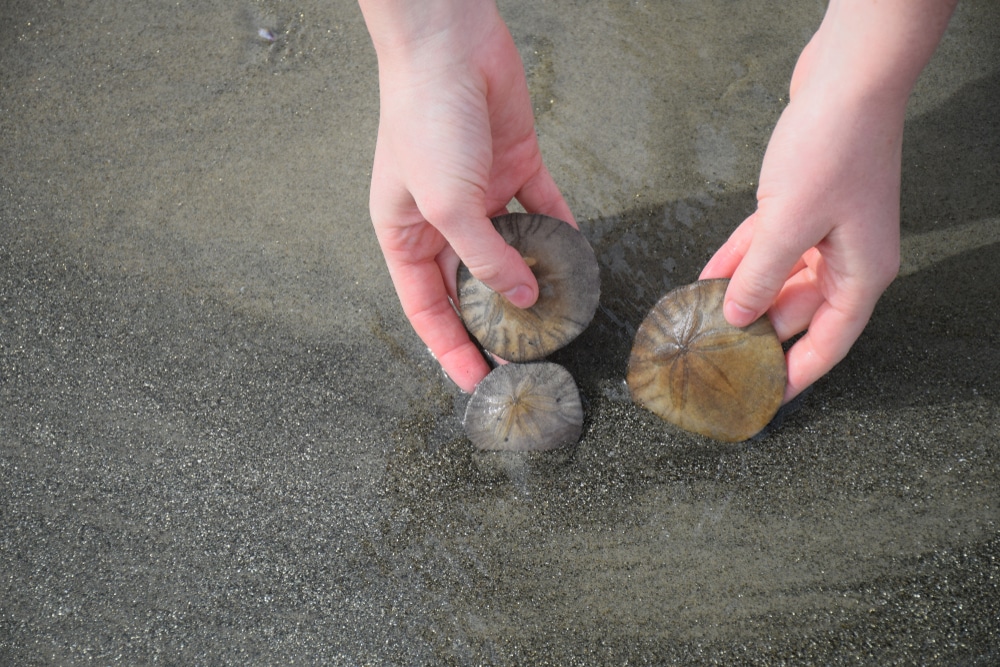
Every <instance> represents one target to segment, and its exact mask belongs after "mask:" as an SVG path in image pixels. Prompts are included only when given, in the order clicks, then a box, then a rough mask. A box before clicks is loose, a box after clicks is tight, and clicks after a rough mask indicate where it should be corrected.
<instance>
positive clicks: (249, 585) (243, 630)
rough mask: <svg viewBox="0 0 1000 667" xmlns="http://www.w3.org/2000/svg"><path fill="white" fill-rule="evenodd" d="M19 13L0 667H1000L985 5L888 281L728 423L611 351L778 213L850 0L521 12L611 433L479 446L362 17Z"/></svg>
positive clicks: (953, 41) (998, 211)
mask: <svg viewBox="0 0 1000 667" xmlns="http://www.w3.org/2000/svg"><path fill="white" fill-rule="evenodd" d="M9 6H10V8H9V10H8V11H7V12H6V13H5V15H4V17H2V18H0V35H2V36H3V39H2V40H0V44H2V47H0V49H2V50H0V85H2V93H0V135H2V136H0V147H2V148H0V151H2V152H0V156H2V165H3V169H2V170H0V191H2V197H0V257H2V260H0V443H2V446H0V485H2V488H0V503H2V504H0V507H2V510H3V511H2V513H0V522H2V527H0V572H3V573H4V574H3V577H2V579H0V581H2V584H0V586H2V588H0V600H2V601H0V662H3V663H5V664H6V663H9V664H76V663H83V662H87V661H95V662H100V663H121V664H143V663H148V662H154V661H163V662H167V663H183V664H187V663H202V662H208V663H214V664H248V663H290V662H292V661H293V660H294V661H298V662H322V663H326V664H345V665H350V664H442V663H443V664H498V665H499V664H561V665H567V664H600V663H602V662H605V663H609V664H619V663H624V662H626V661H628V662H630V663H638V664H661V663H670V662H678V663H682V664H816V663H823V664H873V663H875V664H913V663H925V664H942V665H953V664H982V665H987V664H992V663H993V662H995V661H996V660H997V656H998V654H1000V643H998V640H997V639H996V638H997V636H1000V619H998V617H997V614H996V600H997V599H998V596H1000V591H998V590H997V582H998V581H1000V563H998V561H997V553H998V548H1000V543H998V540H997V537H996V535H997V525H996V522H997V517H998V513H997V506H998V501H1000V498H998V496H1000V491H998V489H1000V485H998V481H1000V461H998V449H997V443H998V442H1000V438H998V436H1000V420H998V417H997V415H998V414H1000V411H998V403H1000V392H998V383H997V381H996V377H997V375H998V370H1000V339H998V334H997V331H998V330H1000V327H998V324H1000V321H998V318H1000V315H998V313H1000V303H998V299H1000V294H998V290H997V287H996V286H997V284H998V275H997V271H998V268H997V267H998V266H1000V262H998V260H1000V237H998V229H1000V189H998V188H996V183H997V180H998V164H1000V131H998V130H1000V128H998V125H997V116H996V114H995V109H996V108H997V105H998V103H1000V93H998V91H1000V85H998V82H997V77H998V74H997V72H998V71H1000V54H998V49H1000V46H998V45H1000V39H998V37H1000V35H998V34H997V31H998V26H1000V21H998V20H997V19H998V18H1000V17H998V10H997V8H996V7H995V5H994V4H993V3H988V2H967V3H963V4H962V6H961V7H960V8H959V11H958V13H957V15H956V17H955V19H954V21H953V23H952V25H951V28H950V29H949V33H948V35H947V36H946V38H945V42H944V43H943V45H942V47H941V49H940V50H939V53H938V54H937V56H936V57H935V60H934V61H933V62H932V64H931V66H930V68H929V69H928V71H927V72H926V73H925V75H924V76H923V77H922V79H921V81H920V83H919V84H918V87H917V90H916V92H915V95H914V98H913V100H912V103H911V106H910V116H909V125H908V129H907V135H906V145H905V148H904V183H903V236H904V239H903V268H902V271H901V276H900V278H899V279H898V280H897V281H896V282H895V283H894V284H893V285H892V286H891V287H890V289H889V290H888V292H887V293H886V295H885V297H884V298H883V300H882V301H881V302H880V305H879V308H878V310H877V311H876V314H875V316H874V318H873V320H872V322H871V324H870V325H869V328H868V330H867V331H866V333H865V335H864V336H863V337H862V338H861V339H860V340H859V342H858V343H857V345H856V346H855V348H854V350H853V351H852V353H851V355H850V356H849V357H848V359H846V360H845V361H844V362H843V363H842V364H841V365H840V366H838V368H837V369H835V371H834V372H832V373H831V374H830V375H829V376H828V377H827V378H825V379H824V380H822V381H821V382H819V383H817V385H816V387H815V389H814V391H813V392H812V393H811V394H810V395H809V396H807V397H806V399H805V400H804V401H803V402H802V405H801V408H800V409H799V410H798V411H797V412H794V413H793V414H791V415H789V416H788V417H787V418H786V419H785V420H784V421H783V422H782V424H781V425H780V428H777V429H775V430H774V431H772V432H771V433H769V434H768V435H767V436H766V437H764V438H761V439H758V440H754V441H751V442H748V443H742V444H739V445H722V444H718V443H712V442H709V441H706V440H704V439H702V438H698V437H695V436H691V435H688V434H685V433H682V432H679V431H677V430H674V429H672V428H671V427H669V426H666V425H664V424H662V423H661V422H659V421H658V420H657V419H656V418H654V417H653V416H651V415H649V414H648V413H645V412H643V411H642V410H639V409H638V408H636V407H635V406H633V405H632V404H631V403H630V401H629V400H628V397H627V391H626V389H625V386H624V382H623V378H624V368H625V360H626V359H627V355H628V350H629V347H630V345H631V338H632V335H633V334H634V331H635V328H636V327H637V326H638V324H639V322H640V321H641V320H642V317H643V316H644V315H645V313H646V312H647V310H648V309H649V307H650V306H651V305H652V304H653V303H654V302H655V301H656V300H657V299H658V298H659V296H661V295H662V294H663V293H664V292H666V291H667V290H669V289H671V288H672V287H675V286H677V285H680V284H684V283H686V282H690V281H691V280H693V279H694V278H696V277H697V274H698V272H699V271H700V269H701V267H702V265H703V264H704V262H705V261H706V260H707V259H708V257H709V256H710V255H711V253H712V252H713V250H714V249H715V248H716V247H718V245H719V243H721V241H722V240H723V239H724V238H725V237H726V235H727V234H728V233H729V232H730V231H731V230H732V228H733V227H734V226H735V225H736V224H737V223H738V222H739V221H740V220H742V219H743V217H745V216H746V215H747V214H748V213H749V212H751V211H752V210H753V204H754V199H753V193H754V188H755V183H754V179H755V178H756V169H757V167H758V165H759V161H760V157H761V155H762V152H763V149H764V147H765V146H766V141H767V136H768V132H769V130H770V128H771V126H772V125H773V123H774V122H775V120H776V118H777V114H778V113H780V110H781V108H782V105H783V104H784V102H785V100H786V94H785V91H786V88H787V77H788V75H789V74H790V71H791V67H792V65H793V64H794V61H795V57H796V55H797V53H798V50H799V49H800V48H801V47H802V45H803V44H804V43H805V42H806V40H807V39H808V37H809V35H810V33H811V31H812V30H813V29H814V28H815V26H816V25H817V23H818V21H819V18H820V16H821V15H822V11H823V5H822V3H818V2H803V3H799V4H795V5H791V6H789V5H788V4H787V3H776V2H765V3H754V4H752V5H746V6H742V5H740V6H736V5H732V4H731V3H721V2H710V3H691V2H680V3H668V4H663V5H660V4H650V5H643V4H642V3H626V2H610V3H574V2H558V3H541V4H540V3H521V2H504V3H502V4H501V9H502V11H503V12H504V15H505V17H507V18H508V20H509V22H510V24H511V28H512V32H513V33H514V35H515V38H516V40H517V42H518V44H519V47H520V48H521V52H522V56H523V58H524V60H525V64H526V67H527V71H528V74H529V85H530V87H531V90H532V94H533V101H534V104H535V108H536V113H537V118H538V130H539V136H540V140H541V142H542V147H543V151H544V154H545V157H546V160H547V163H548V165H549V167H550V169H551V170H552V171H553V173H554V175H555V177H556V180H557V182H559V183H560V185H561V187H562V188H563V190H564V192H565V194H566V197H567V199H568V201H569V202H570V205H571V207H572V208H573V211H574V213H575V215H576V217H577V219H578V221H579V223H580V227H581V229H582V230H583V232H584V233H585V234H586V235H587V237H588V239H589V240H590V241H591V243H592V245H593V246H594V249H595V252H596V253H597V256H598V259H599V262H600V264H601V271H602V302H601V306H600V308H599V310H598V314H597V316H596V317H595V320H594V323H593V324H592V325H591V327H590V328H589V329H588V330H587V331H586V332H585V333H584V334H583V335H582V336H581V337H580V338H579V339H578V340H576V341H575V342H574V343H573V344H572V345H571V346H569V347H568V348H566V349H564V350H563V351H561V352H559V353H557V354H556V355H555V356H554V360H555V361H558V362H559V363H561V364H563V365H564V366H566V367H567V368H569V369H570V370H571V372H572V373H573V375H574V377H575V378H576V379H577V382H578V384H579V385H580V389H581V394H582V397H583V400H584V404H585V411H586V421H585V424H584V434H583V438H582V440H581V441H580V443H579V444H578V445H577V446H575V447H573V448H569V449H566V450H562V451H559V452H555V453H549V454H531V455H511V454H480V453H475V452H473V451H472V449H471V447H470V446H469V443H468V442H467V440H466V439H465V437H464V434H463V432H462V430H461V425H460V423H459V419H460V416H461V414H462V411H463V409H464V402H465V400H466V399H465V397H463V396H462V395H460V394H459V393H458V392H457V391H455V390H454V389H453V388H452V387H451V386H450V385H448V383H447V382H445V381H444V379H443V378H442V376H441V374H440V371H439V369H438V368H437V367H436V365H435V364H434V363H433V362H432V360H431V359H429V357H428V355H427V354H426V352H425V351H424V349H423V347H422V345H421V344H420V342H419V340H417V339H416V337H415V336H414V335H413V333H412V331H411V330H410V329H409V326H408V324H407V323H406V322H405V320H404V318H403V316H402V314H401V312H400V309H399V306H398V303H397V301H396V299H395V295H394V294H393V292H392V287H391V284H390V282H389V279H388V275H387V273H386V271H385V269H384V264H383V263H382V262H381V260H380V259H379V253H378V248H377V245H376V244H375V241H374V236H373V234H372V233H371V230H370V227H369V223H368V217H367V182H368V179H369V176H370V159H371V154H372V151H373V146H374V136H375V129H376V123H377V85H376V81H375V59H374V54H373V52H372V50H371V47H370V45H369V42H368V38H367V35H366V33H365V31H364V26H363V24H362V22H361V18H360V14H359V12H358V10H357V8H356V6H355V5H354V4H353V3H350V2H335V3H319V2H310V1H306V2H302V3H297V4H294V5H288V4H286V3H278V2H268V1H263V0H262V1H260V2H244V3H242V4H239V3H238V4H237V6H236V7H235V8H234V7H233V6H232V5H231V4H226V3H219V2H212V1H209V2H205V3H200V4H197V5H193V6H175V5H162V6H159V5H157V6H145V5H141V4H118V5H116V4H114V3H108V2H97V3H95V2H67V3H60V4H58V5H48V4H42V3H30V2H13V3H9ZM261 29H265V30H269V31H271V32H270V35H272V36H273V37H274V39H273V40H272V39H270V38H262V37H261V36H260V35H259V34H258V31H259V30H261Z"/></svg>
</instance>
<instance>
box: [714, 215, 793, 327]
mask: <svg viewBox="0 0 1000 667" xmlns="http://www.w3.org/2000/svg"><path fill="white" fill-rule="evenodd" d="M751 219H752V220H753V222H754V224H753V230H754V235H753V238H752V239H751V241H750V246H749V248H747V251H746V254H745V255H744V256H743V259H742V260H741V261H740V263H739V266H737V267H736V270H735V271H734V272H733V276H732V279H731V280H730V283H729V287H728V288H727V289H726V299H725V304H724V305H723V311H722V312H723V314H724V315H725V317H726V321H727V322H729V323H730V324H731V325H733V326H735V327H745V326H748V325H749V324H751V323H752V322H753V321H754V320H756V319H757V318H759V317H760V316H761V315H763V314H764V313H765V312H767V309H768V308H770V307H771V304H772V303H774V300H775V299H776V298H777V297H778V293H779V292H780V291H781V288H782V286H783V285H784V284H785V280H787V278H788V275H789V273H791V271H792V269H793V268H794V267H795V265H796V264H797V263H798V261H799V259H800V258H801V257H802V254H803V253H804V252H805V251H806V250H808V249H809V248H810V247H811V246H812V244H811V243H806V245H805V247H802V248H800V247H799V246H800V245H801V243H799V242H798V240H797V239H796V238H795V236H794V234H790V233H780V232H779V233H777V234H776V233H774V232H773V231H772V230H773V229H774V225H771V224H767V222H769V221H765V220H764V219H762V217H761V213H760V211H759V210H758V212H757V213H754V214H753V215H752V216H751Z"/></svg>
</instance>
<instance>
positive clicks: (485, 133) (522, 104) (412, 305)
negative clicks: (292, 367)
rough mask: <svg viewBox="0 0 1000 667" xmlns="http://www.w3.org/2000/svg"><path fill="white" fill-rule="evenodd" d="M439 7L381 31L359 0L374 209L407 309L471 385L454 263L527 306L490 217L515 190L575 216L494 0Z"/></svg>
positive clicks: (476, 355) (529, 296)
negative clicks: (374, 55)
mask: <svg viewBox="0 0 1000 667" xmlns="http://www.w3.org/2000/svg"><path fill="white" fill-rule="evenodd" d="M420 4H421V6H423V3H420ZM430 4H433V3H430ZM438 4H445V5H450V6H449V7H448V8H446V9H447V10H448V11H442V12H434V11H430V12H417V13H415V14H414V17H415V18H410V19H408V24H407V25H406V26H405V28H406V29H405V30H403V31H400V30H398V28H399V24H398V23H397V24H396V25H394V26H393V29H394V30H390V31H389V33H391V37H392V38H391V39H383V38H384V37H385V35H386V32H385V31H383V30H382V26H383V25H384V24H383V23H380V21H382V20H383V19H384V18H385V17H384V16H380V15H378V11H377V9H378V8H376V10H374V13H373V10H371V9H367V8H365V7H364V3H362V6H363V9H366V11H365V17H366V20H367V21H368V24H369V30H370V31H371V32H372V37H373V40H374V41H375V45H376V51H377V52H378V56H379V85H380V98H381V99H380V101H381V113H380V120H379V131H378V139H377V143H376V147H375V160H374V166H373V167H372V185H371V199H370V209H371V216H372V222H373V224H374V227H375V233H376V236H377V237H378V242H379V245H380V246H381V248H382V252H383V254H384V255H385V260H386V264H387V266H388V268H389V273H390V275H391V277H392V281H393V284H394V286H395V288H396V292H397V294H398V295H399V300H400V303H401V304H402V306H403V311H404V313H405V314H406V316H407V318H408V319H409V321H410V323H411V324H412V326H413V328H414V330H415V331H416V332H417V334H418V335H419V336H420V338H421V339H422V340H423V341H424V343H426V345H427V347H428V348H429V350H430V352H431V354H433V355H434V357H435V358H436V359H437V360H438V362H439V363H440V364H441V366H442V368H443V369H444V371H445V372H446V373H447V374H448V375H449V376H450V377H451V379H452V380H454V381H455V383H456V384H457V385H458V386H459V387H460V388H461V389H462V390H463V391H467V392H470V391H472V390H473V389H475V387H476V385H477V384H478V383H479V381H480V380H481V379H482V378H483V377H484V376H485V375H486V374H487V373H488V372H489V368H488V366H487V364H486V361H485V359H484V358H483V356H482V354H481V353H480V352H479V349H478V348H477V347H476V345H474V344H473V343H472V341H471V340H470V339H469V336H468V333H467V332H466V330H465V327H464V326H463V324H462V322H461V319H460V318H459V316H458V314H457V313H456V312H455V310H454V308H453V306H452V301H450V300H449V297H450V298H451V300H455V301H456V302H457V297H456V293H455V289H456V288H455V282H456V272H457V269H458V264H459V261H462V262H464V263H465V264H466V266H468V267H469V270H470V271H471V272H472V274H473V275H474V276H476V277H477V278H479V279H480V280H482V281H483V282H484V283H486V285H488V286H489V287H490V288H492V289H493V290H495V291H497V292H499V293H501V294H503V295H504V296H505V297H506V298H507V299H508V300H510V301H511V302H512V303H513V304H514V305H515V306H518V307H522V308H527V307H529V306H531V305H532V304H533V303H534V302H535V300H536V298H537V296H538V285H537V282H536V281H535V278H534V275H533V274H532V273H531V270H530V269H529V268H528V266H527V265H526V264H525V263H524V261H523V260H522V259H521V256H520V254H519V253H518V252H517V251H516V250H514V249H513V248H511V247H510V246H508V245H507V244H506V242H505V241H504V240H503V238H502V237H501V236H500V235H499V234H498V233H497V232H496V230H495V229H494V228H493V225H492V223H491V222H490V217H491V216H493V215H498V214H500V213H504V212H506V210H507V209H506V207H507V204H508V203H509V202H510V201H511V199H512V198H517V200H518V201H519V202H520V203H521V205H522V206H524V208H525V209H526V210H528V211H530V212H537V213H543V214H546V215H551V216H553V217H556V218H560V219H562V220H566V221H567V222H569V223H570V224H574V225H575V223H574V222H573V217H572V214H571V213H570V210H569V207H568V206H567V205H566V202H565V201H564V199H563V197H562V195H561V194H560V192H559V189H558V187H557V186H556V184H555V182H554V181H553V180H552V177H551V176H550V175H549V172H548V170H547V169H546V168H545V166H544V164H543V163H542V158H541V153H540V152H539V149H538V140H537V138H536V136H535V127H534V118H533V115H532V109H531V98H530V96H529V94H528V88H527V84H526V81H525V74H524V67H523V65H522V64H521V59H520V57H519V55H518V52H517V48H516V47H515V45H514V42H513V40H512V38H511V36H510V33H509V31H508V30H507V27H506V25H505V24H504V23H503V20H502V19H501V18H500V15H499V13H498V12H497V10H496V7H495V6H494V5H493V4H492V2H484V1H481V0H457V1H449V0H444V1H443V2H441V3H438ZM404 13H405V12H404ZM418 14H419V16H417V15H418Z"/></svg>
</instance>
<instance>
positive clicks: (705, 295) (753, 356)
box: [627, 280, 786, 442]
mask: <svg viewBox="0 0 1000 667" xmlns="http://www.w3.org/2000/svg"><path fill="white" fill-rule="evenodd" d="M728 284H729V281H728V280H704V281H699V282H696V283H692V284H690V285H685V286H684V287H680V288H678V289H675V290H673V291H672V292H670V293H668V294H667V295H666V296H664V297H663V298H662V299H660V301H659V302H658V303H657V304H656V306H654V307H653V309H652V311H650V313H649V315H647V316H646V319H645V320H643V322H642V324H641V325H640V326H639V330H638V331H637V332H636V336H635V343H634V345H633V347H632V354H631V356H630V357H629V362H628V379H627V381H628V387H629V391H630V392H631V394H632V399H633V400H634V401H635V402H636V403H638V404H639V405H642V406H644V407H646V408H647V409H649V410H650V411H652V412H653V413H655V414H657V415H659V416H660V417H662V418H663V419H665V420H667V421H669V422H671V423H673V424H676V425H678V426H680V427H681V428H684V429H687V430H689V431H693V432H695V433H700V434H702V435H706V436H708V437H710V438H715V439H717V440H724V441H728V442H737V441H740V440H746V439H747V438H749V437H751V436H753V435H755V434H756V433H758V432H759V431H760V430H761V429H762V428H764V426H766V425H767V423H768V422H769V421H770V420H771V418H772V417H774V415H775V413H776V412H777V411H778V408H779V407H781V399H782V396H783V395H784V391H785V381H786V370H785V355H784V352H783V351H782V349H781V343H780V342H779V341H778V337H777V335H776V334H775V332H774V327H772V326H771V322H770V321H769V320H768V319H767V317H766V316H764V317H761V318H760V319H758V320H757V321H756V322H754V323H753V324H751V325H750V326H748V327H745V328H742V329H739V328H736V327H733V326H731V325H730V324H729V323H728V322H726V319H725V318H724V317H723V315H722V302H723V298H724V297H725V294H726V287H727V285H728Z"/></svg>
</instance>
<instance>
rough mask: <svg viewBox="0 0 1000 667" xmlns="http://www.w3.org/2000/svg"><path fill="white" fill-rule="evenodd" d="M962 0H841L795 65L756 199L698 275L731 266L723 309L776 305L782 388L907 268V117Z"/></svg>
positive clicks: (810, 367)
mask: <svg viewBox="0 0 1000 667" xmlns="http://www.w3.org/2000/svg"><path fill="white" fill-rule="evenodd" d="M953 7H954V1H953V0H948V1H947V2H939V1H937V0H888V1H887V2H883V3H877V4H872V3H857V2H851V1H850V0H843V1H840V0H833V1H832V2H831V3H830V5H829V7H828V10H827V14H826V17H825V18H824V20H823V25H822V26H821V27H820V30H819V31H818V32H817V33H816V35H815V36H814V37H813V39H812V41H811V42H810V43H809V45H808V46H807V47H806V49H805V50H804V51H803V53H802V56H801V57H800V58H799V62H798V63H797V65H796V68H795V72H794V74H793V76H792V84H791V101H790V103H789V105H788V106H787V107H786V108H785V110H784V112H783V113H782V114H781V118H780V119H779V120H778V124H777V126H776V127H775V129H774V133H773V135H772V136H771V140H770V142H769V144H768V147H767V151H766V153H765V155H764V161H763V165H762V167H761V174H760V183H759V186H758V191H757V211H756V212H755V213H754V214H753V215H751V216H750V217H749V218H747V220H745V221H744V222H743V223H742V224H741V225H740V226H739V227H738V228H737V229H736V231H735V232H734V233H733V235H732V236H731V237H730V238H729V240H727V241H726V242H725V244H723V246H722V247H721V248H720V249H719V250H718V251H717V252H716V253H715V255H714V256H713V257H712V259H711V260H710V261H709V262H708V264H707V265H706V266H705V268H704V270H703V271H702V274H701V277H702V278H719V277H729V276H731V277H732V282H731V283H730V285H729V288H728V290H727V292H726V302H725V306H724V312H725V315H726V319H727V320H728V321H729V322H730V324H733V325H735V326H746V325H747V324H749V323H750V322H752V321H753V320H755V319H757V318H758V317H759V316H761V315H762V314H763V313H764V312H767V313H768V315H769V317H770V319H771V321H772V323H773V324H774V327H775V330H776V331H777V333H778V336H779V338H781V340H787V339H788V338H791V337H792V336H793V335H795V334H797V333H799V332H801V331H803V330H805V331H806V333H805V335H803V336H802V337H801V338H800V339H799V340H798V341H796V342H795V344H794V345H793V346H792V348H791V349H790V350H789V351H788V354H787V355H786V362H787V365H788V384H787V387H786V389H785V396H784V401H785V402H788V401H789V400H791V399H792V398H794V397H795V396H796V395H797V394H798V393H799V392H801V391H802V390H803V389H805V388H806V387H808V386H809V385H810V384H812V383H813V382H814V381H816V380H817V379H819V378H820V377H822V376H823V375H824V374H825V373H826V372H827V371H829V370H830V369H831V368H833V366H834V365H836V364H837V363H838V362H839V361H840V360H841V359H843V358H844V356H846V354H847V352H848V350H850V348H851V346H852V345H853V344H854V341H855V340H857V338H858V336H860V335H861V332H862V330H863V329H864V327H865V325H866V324H867V322H868V320H869V318H870V317H871V314H872V311H873V309H874V307H875V303H876V301H878V299H879V297H880V295H881V294H882V292H883V291H884V290H885V288H886V287H887V286H888V285H889V283H890V282H891V281H892V280H893V278H894V277H895V275H896V273H897V272H898V270H899V190H900V162H901V146H902V136H903V131H902V129H903V119H904V115H905V107H906V100H907V97H908V96H909V92H910V89H911V88H912V85H913V83H914V81H915V79H916V77H917V75H918V74H919V72H920V71H921V69H922V68H923V66H924V65H925V64H926V62H927V60H928V59H929V58H930V56H931V54H932V53H933V51H934V48H935V46H936V45H937V42H938V40H939V39H940V37H941V34H942V33H943V32H944V29H945V27H946V25H947V22H948V17H949V16H950V14H951V11H952V9H953Z"/></svg>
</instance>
